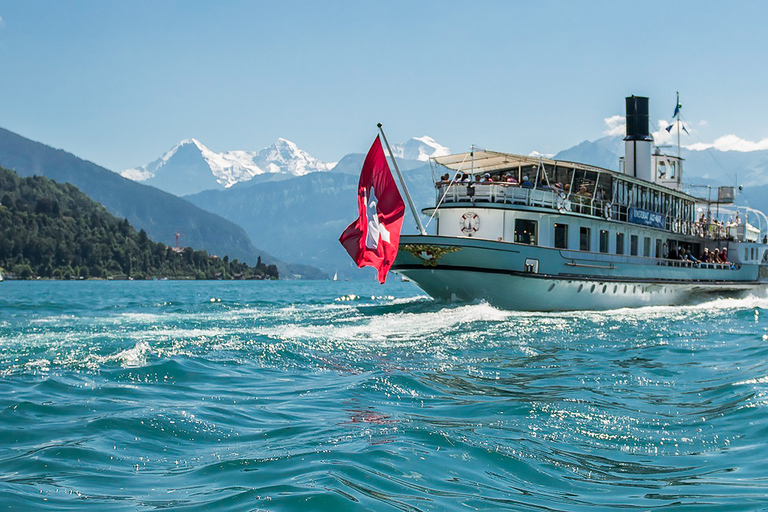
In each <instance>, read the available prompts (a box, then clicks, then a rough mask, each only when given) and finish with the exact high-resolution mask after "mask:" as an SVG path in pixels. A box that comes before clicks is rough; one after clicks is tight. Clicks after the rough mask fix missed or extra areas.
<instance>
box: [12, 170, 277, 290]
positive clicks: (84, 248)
mask: <svg viewBox="0 0 768 512" xmlns="http://www.w3.org/2000/svg"><path fill="white" fill-rule="evenodd" d="M0 267H2V268H4V269H5V271H6V272H7V273H10V274H12V275H15V276H16V277H19V278H24V279H28V278H34V277H44V278H65V279H66V278H73V277H74V278H79V277H83V278H107V277H118V276H120V277H122V276H125V277H135V278H152V277H170V278H197V279H213V278H216V277H221V278H224V279H226V278H231V277H242V278H265V277H266V278H277V277H278V271H277V267H275V266H274V265H269V266H267V265H265V264H263V263H261V262H260V261H259V263H258V264H257V266H256V267H250V266H248V265H247V264H245V263H241V262H238V261H237V260H232V261H230V260H229V257H226V256H225V257H224V258H223V259H222V258H218V257H211V256H209V255H208V254H207V253H206V252H205V251H195V250H192V249H190V248H187V249H184V250H183V251H182V252H176V251H174V250H173V249H171V248H170V247H168V246H166V245H165V244H162V243H156V242H153V241H152V240H150V238H149V236H147V233H146V232H145V231H144V230H143V229H142V230H141V231H139V232H136V230H135V229H134V228H133V227H132V226H131V225H130V223H129V222H128V220H127V219H123V220H120V219H118V218H116V217H115V216H113V215H112V214H110V213H109V212H108V211H107V210H106V209H105V208H104V207H103V206H102V205H100V204H98V203H96V202H94V201H92V200H91V199H90V198H88V197H87V196H86V195H85V194H83V193H82V192H80V191H79V190H78V189H77V187H75V186H74V185H71V184H69V183H65V184H58V183H54V182H53V181H51V180H49V179H47V178H44V177H41V176H36V177H32V178H20V177H19V176H18V175H17V174H16V173H14V172H13V171H9V170H6V169H3V168H0Z"/></svg>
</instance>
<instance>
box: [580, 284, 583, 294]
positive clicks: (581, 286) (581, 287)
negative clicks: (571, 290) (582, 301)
mask: <svg viewBox="0 0 768 512" xmlns="http://www.w3.org/2000/svg"><path fill="white" fill-rule="evenodd" d="M583 289H584V285H583V284H580V285H579V293H581V290H583Z"/></svg>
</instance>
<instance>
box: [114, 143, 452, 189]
mask: <svg viewBox="0 0 768 512" xmlns="http://www.w3.org/2000/svg"><path fill="white" fill-rule="evenodd" d="M392 151H393V153H394V154H395V156H396V157H397V158H400V159H403V160H408V161H413V162H426V161H428V160H429V158H430V157H433V156H441V155H447V154H449V150H448V148H446V147H445V146H441V145H440V144H438V143H437V142H435V140H434V139H432V138H431V137H427V136H424V137H414V138H412V139H410V140H408V141H407V142H405V143H402V144H395V145H393V146H392ZM349 163H350V162H348V161H347V162H344V164H343V165H342V166H341V169H342V170H341V172H354V173H355V174H357V173H359V171H360V168H359V167H358V168H357V169H355V170H352V169H351V168H350V167H349V165H348V164H349ZM337 166H338V162H333V163H326V162H322V161H320V160H318V159H316V158H314V157H313V156H311V155H310V154H309V153H307V152H306V151H304V150H302V149H300V148H299V147H298V146H297V145H296V144H295V143H293V142H291V141H289V140H287V139H282V138H280V139H277V142H275V143H274V144H272V145H271V146H268V147H266V148H263V149H261V150H259V151H243V150H237V151H226V152H223V153H217V152H215V151H212V150H210V149H209V148H208V147H206V146H205V145H204V144H203V143H202V142H200V141H199V140H197V139H186V140H183V141H181V142H179V143H178V144H176V145H175V146H174V147H172V148H171V149H169V150H168V151H166V152H165V153H164V154H163V155H162V156H160V157H159V158H158V159H157V160H155V161H153V162H151V163H149V164H146V165H142V166H140V167H135V168H131V169H126V170H124V171H123V172H121V173H120V174H121V175H122V176H123V177H125V178H128V179H131V180H134V181H136V182H140V183H144V184H145V185H151V186H153V187H156V188H159V189H160V190H164V191H166V192H170V193H172V194H175V195H177V196H185V195H188V194H196V193H198V192H202V191H204V190H222V189H228V188H231V187H232V186H234V185H236V184H242V183H246V182H251V181H253V183H264V182H266V181H278V180H283V179H289V178H295V177H298V176H305V175H307V174H310V173H314V172H325V171H330V170H333V169H335V168H336V167H337ZM337 172H338V171H337Z"/></svg>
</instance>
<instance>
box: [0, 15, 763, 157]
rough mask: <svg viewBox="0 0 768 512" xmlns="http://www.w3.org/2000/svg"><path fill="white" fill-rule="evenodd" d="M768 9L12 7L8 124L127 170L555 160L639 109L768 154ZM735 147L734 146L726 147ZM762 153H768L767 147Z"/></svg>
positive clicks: (7, 42) (3, 43)
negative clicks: (177, 148)
mask: <svg viewBox="0 0 768 512" xmlns="http://www.w3.org/2000/svg"><path fill="white" fill-rule="evenodd" d="M766 19H768V2H741V1H731V2H709V1H701V0H699V1H678V2H673V1H664V2H659V1H643V2H616V1H589V2H587V1H583V2H577V1H542V2H515V1H498V2H496V1H485V2H454V1H441V2H436V1H435V2H432V1H422V2H419V1H402V2H401V1H388V2H366V1H362V2H361V1H349V2H316V1H280V2H277V1H276V2H267V1H242V2H241V1H234V0H232V1H227V2H212V1H211V2H195V1H185V2H173V1H163V2H156V1H151V2H149V1H146V2H145V1H135V0H132V1H123V2H117V1H79V2H54V1H53V0H49V1H35V0H25V1H23V2H19V1H11V0H0V20H1V21H0V126H1V127H3V128H6V129H9V130H11V131H14V132H16V133H19V134H21V135H24V136H26V137H29V138H31V139H34V140H38V141H41V142H44V143H46V144H49V145H52V146H54V147H58V148H63V149H66V150H67V151H70V152H72V153H75V154H76V155H78V156H80V157H83V158H86V159H88V160H91V161H94V162H96V163H98V164H100V165H103V166H105V167H107V168H109V169H112V170H114V171H118V172H119V171H121V170H123V169H125V168H127V167H132V166H137V165H141V164H145V163H148V162H149V161H151V160H154V159H155V158H157V157H158V156H160V155H161V154H162V153H163V152H164V151H166V150H168V149H169V148H171V147H172V146H173V145H174V144H176V143H177V142H179V141H180V140H182V139H185V138H189V137H195V138H197V139H199V140H201V141H202V142H203V143H204V144H206V145H207V146H208V147H210V148H211V149H213V150H214V151H225V150H232V149H246V150H258V149H260V148H262V147H265V146H267V145H269V144H271V143H272V142H274V141H275V140H276V139H277V138H278V137H285V138H287V139H290V140H292V141H294V142H296V143H297V144H298V145H299V147H301V148H303V149H305V150H307V151H308V152H309V153H311V154H312V155H313V156H315V157H317V158H320V159H321V160H324V161H335V160H337V159H339V158H341V157H342V156H343V155H345V154H347V153H350V152H364V151H365V150H367V148H368V147H369V146H370V142H371V140H372V139H373V138H374V136H375V135H376V123H377V122H383V123H384V127H385V130H387V134H388V136H389V139H390V140H391V141H393V142H400V141H404V140H406V139H407V138H409V137H412V136H421V135H430V136H432V137H434V138H435V139H436V140H437V141H438V142H440V143H441V144H443V145H445V146H448V147H450V148H451V149H452V150H453V151H455V152H459V151H464V150H466V149H467V148H468V147H469V146H470V145H471V144H476V145H479V146H481V147H486V148H490V149H496V150H501V151H510V152H516V153H529V152H532V151H540V152H543V153H555V152H557V151H558V150H561V149H565V148H567V147H570V146H572V145H574V144H578V143H579V142H581V141H584V140H594V139H597V138H599V137H601V136H603V135H604V134H605V133H606V130H607V129H608V126H607V123H606V119H609V118H611V116H615V115H622V114H623V110H624V97H625V96H627V95H629V94H638V95H645V96H649V97H650V98H651V117H652V119H653V120H654V123H655V122H657V121H659V120H663V119H666V120H669V119H670V118H671V115H672V111H673V108H674V101H675V91H680V94H681V103H682V104H683V114H684V116H685V118H686V120H687V121H688V126H689V128H690V130H691V131H692V133H693V136H692V137H690V138H688V139H687V140H684V141H683V142H684V143H687V144H694V143H700V144H702V143H703V144H711V143H713V142H714V141H716V140H718V139H719V140H720V143H721V145H723V144H726V142H724V141H727V140H730V141H731V142H730V143H728V144H731V143H733V144H736V145H738V144H742V146H743V145H744V144H747V147H753V146H749V145H748V144H749V142H750V141H752V142H754V143H757V146H754V147H762V146H761V145H760V144H763V145H765V146H766V147H768V143H767V142H765V141H766V140H768V122H766V120H767V119H768V92H766V91H767V88H766V84H767V83H768V76H767V74H768V65H766V60H767V59H768V35H767V34H768V31H766V30H765V28H764V23H765V20H766ZM725 136H730V137H731V138H730V139H725V138H724V137H725ZM761 141H763V142H761Z"/></svg>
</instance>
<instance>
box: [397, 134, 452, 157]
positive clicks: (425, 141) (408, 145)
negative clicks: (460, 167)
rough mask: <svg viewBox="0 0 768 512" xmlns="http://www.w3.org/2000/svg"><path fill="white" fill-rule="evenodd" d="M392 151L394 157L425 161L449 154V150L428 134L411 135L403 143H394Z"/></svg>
mask: <svg viewBox="0 0 768 512" xmlns="http://www.w3.org/2000/svg"><path fill="white" fill-rule="evenodd" d="M392 153H394V154H395V157H397V158H402V159H404V160H418V161H420V162H427V161H429V159H430V158H433V157H436V156H445V155H450V154H451V151H450V150H449V149H448V148H447V147H445V146H442V145H440V144H438V143H437V142H435V139H433V138H432V137H428V136H426V135H425V136H423V137H413V138H412V139H410V140H408V141H407V142H405V143H403V144H395V145H394V146H393V147H392Z"/></svg>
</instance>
